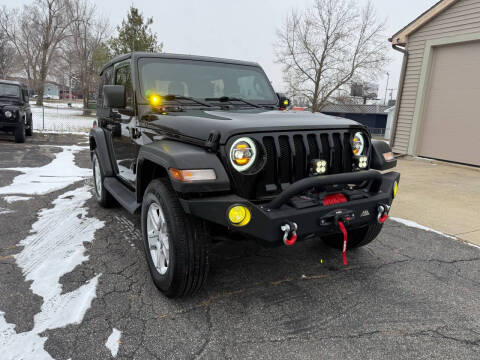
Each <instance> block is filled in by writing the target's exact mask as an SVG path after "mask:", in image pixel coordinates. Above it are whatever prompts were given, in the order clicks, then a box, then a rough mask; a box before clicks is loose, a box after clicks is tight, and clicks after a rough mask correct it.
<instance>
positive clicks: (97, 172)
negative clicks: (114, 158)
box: [92, 150, 114, 208]
mask: <svg viewBox="0 0 480 360" xmlns="http://www.w3.org/2000/svg"><path fill="white" fill-rule="evenodd" d="M92 168H93V184H94V188H95V191H94V193H95V199H96V200H97V202H98V203H99V204H100V206H102V207H104V208H109V207H112V205H113V204H114V199H113V196H112V195H111V194H110V193H109V192H108V190H107V189H105V187H104V186H103V182H104V180H105V176H104V174H103V169H102V167H101V165H100V161H99V160H98V154H97V150H94V151H93V153H92Z"/></svg>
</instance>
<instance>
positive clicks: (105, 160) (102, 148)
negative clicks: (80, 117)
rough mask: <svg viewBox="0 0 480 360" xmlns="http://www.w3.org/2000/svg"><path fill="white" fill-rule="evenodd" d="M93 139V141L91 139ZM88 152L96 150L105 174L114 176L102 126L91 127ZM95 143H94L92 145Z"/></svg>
mask: <svg viewBox="0 0 480 360" xmlns="http://www.w3.org/2000/svg"><path fill="white" fill-rule="evenodd" d="M92 140H93V141H92ZM89 142H90V152H91V153H93V150H95V149H96V150H97V154H98V160H99V161H100V165H101V167H102V170H103V173H104V175H105V176H114V175H115V170H114V167H113V166H112V162H111V159H110V152H109V151H108V145H107V139H106V137H105V131H104V130H103V129H102V128H98V127H97V128H93V129H91V130H90V134H89ZM94 144H95V145H94Z"/></svg>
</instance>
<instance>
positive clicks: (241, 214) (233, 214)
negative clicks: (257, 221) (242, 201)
mask: <svg viewBox="0 0 480 360" xmlns="http://www.w3.org/2000/svg"><path fill="white" fill-rule="evenodd" d="M251 218H252V214H251V213H250V210H248V208H246V207H245V206H242V205H234V206H232V207H231V208H230V210H228V220H230V222H231V223H232V225H234V226H245V225H247V224H248V223H249V222H250V219H251Z"/></svg>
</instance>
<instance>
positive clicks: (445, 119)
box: [389, 0, 480, 166]
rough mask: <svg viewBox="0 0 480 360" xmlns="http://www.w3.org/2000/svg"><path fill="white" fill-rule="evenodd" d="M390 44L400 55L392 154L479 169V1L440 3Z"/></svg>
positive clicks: (393, 38) (393, 37)
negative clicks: (456, 163) (413, 156)
mask: <svg viewBox="0 0 480 360" xmlns="http://www.w3.org/2000/svg"><path fill="white" fill-rule="evenodd" d="M389 40H390V41H391V42H392V45H393V47H394V49H396V50H398V51H401V52H403V53H404V58H403V66H402V73H401V76H400V84H399V91H398V96H397V106H396V110H395V117H394V122H393V125H392V136H391V139H390V142H391V144H392V146H393V151H394V152H396V153H400V154H409V155H419V156H424V157H429V158H435V159H440V160H447V161H454V162H458V163H465V164H471V165H477V166H480V152H479V151H478V150H477V149H476V148H477V145H478V139H479V134H480V116H479V115H478V106H477V104H478V103H479V101H480V0H442V1H440V2H438V3H437V4H435V5H434V6H433V7H431V8H430V9H428V10H427V11H426V12H424V13H423V14H421V15H420V16H419V17H418V18H416V19H415V20H414V21H412V22H411V23H410V24H408V25H407V26H405V27H404V28H403V29H401V30H400V31H398V32H397V33H396V34H394V35H393V36H392V38H391V39H389Z"/></svg>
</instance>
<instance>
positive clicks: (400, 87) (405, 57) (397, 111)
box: [389, 44, 408, 148]
mask: <svg viewBox="0 0 480 360" xmlns="http://www.w3.org/2000/svg"><path fill="white" fill-rule="evenodd" d="M392 48H393V50H396V51H400V52H401V53H403V62H402V71H401V73H400V83H399V85H398V92H397V101H396V103H395V114H394V116H393V123H392V129H391V131H390V134H391V136H390V141H389V142H390V147H392V148H393V143H394V141H395V136H396V135H397V123H398V115H399V114H400V106H401V103H402V95H403V85H404V83H405V76H406V73H407V63H408V51H407V49H406V47H405V48H401V47H399V46H398V45H396V44H392Z"/></svg>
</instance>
